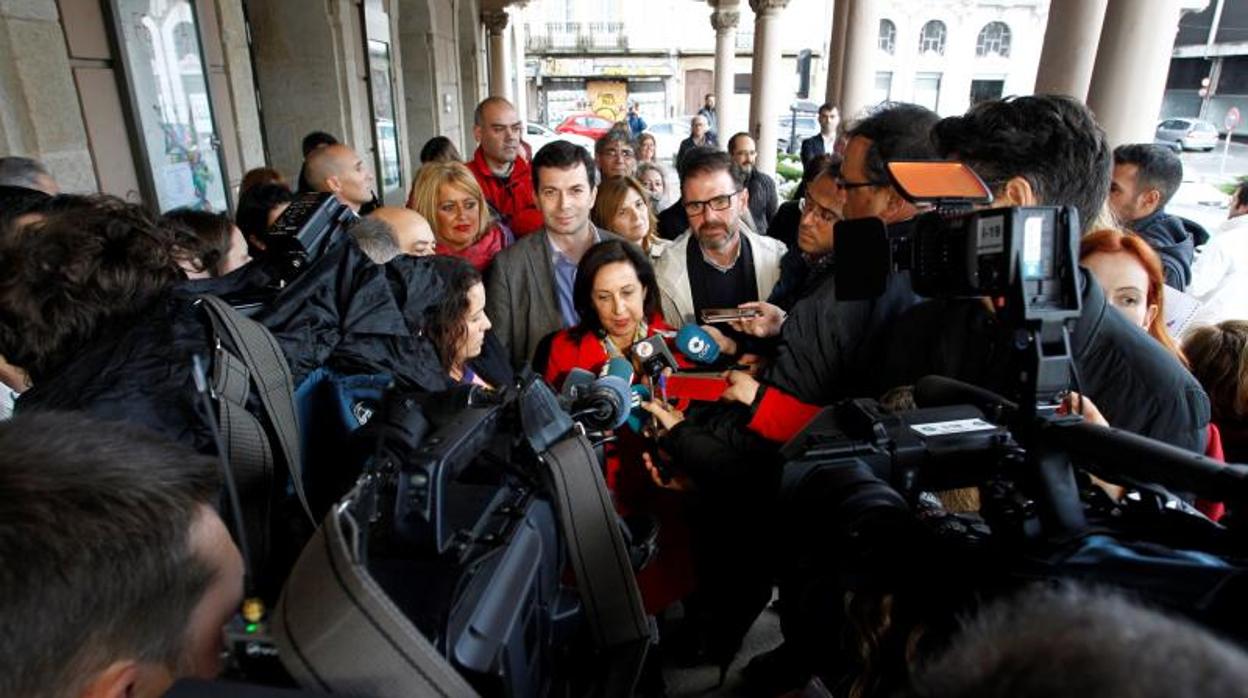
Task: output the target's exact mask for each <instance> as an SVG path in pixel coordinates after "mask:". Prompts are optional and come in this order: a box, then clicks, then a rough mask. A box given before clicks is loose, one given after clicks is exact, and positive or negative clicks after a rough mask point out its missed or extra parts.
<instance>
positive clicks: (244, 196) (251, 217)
mask: <svg viewBox="0 0 1248 698" xmlns="http://www.w3.org/2000/svg"><path fill="white" fill-rule="evenodd" d="M294 200H295V195H294V194H292V193H291V191H290V188H289V187H287V186H286V185H285V184H257V185H256V186H254V187H252V188H250V189H248V190H246V191H244V192H243V193H241V194H239V196H238V208H237V209H236V210H235V212H234V222H235V224H236V225H238V229H239V230H241V231H243V236H244V237H246V238H247V240H248V241H249V242H250V241H251V240H253V239H256V238H260V237H263V236H264V233H265V231H267V230H268V229H269V211H272V210H273V207H274V206H277V205H279V204H285V203H290V202H291V201H294Z"/></svg>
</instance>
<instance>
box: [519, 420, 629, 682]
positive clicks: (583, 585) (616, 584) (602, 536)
mask: <svg viewBox="0 0 1248 698" xmlns="http://www.w3.org/2000/svg"><path fill="white" fill-rule="evenodd" d="M542 460H543V461H544V462H545V463H546V465H547V467H548V468H549V469H550V476H551V481H552V485H553V487H552V490H553V492H554V497H555V508H556V510H557V511H558V512H559V518H560V522H561V524H562V527H563V530H564V532H565V533H566V540H567V546H568V557H569V559H570V562H571V565H572V571H573V573H574V575H575V577H576V581H577V586H578V588H579V590H580V595H581V603H582V604H584V607H585V612H586V613H585V615H586V620H587V621H588V624H589V629H590V634H591V636H592V637H593V639H594V643H595V645H596V646H597V647H598V648H599V649H600V650H601V651H602V652H603V653H604V655H605V657H606V659H607V660H608V665H609V668H608V674H607V677H606V680H605V681H604V682H603V683H602V684H601V693H600V694H599V695H602V696H621V697H625V696H630V695H632V692H633V688H634V686H635V685H636V682H637V678H638V677H639V676H640V673H641V666H642V663H643V662H644V661H645V658H646V650H647V648H648V646H649V644H650V638H651V629H650V621H649V619H648V618H647V617H646V611H645V607H644V606H643V605H642V603H641V592H640V591H638V589H637V580H636V577H635V575H634V574H633V568H632V562H631V559H630V557H629V551H628V545H627V544H626V543H625V542H624V537H623V535H622V534H621V533H620V526H619V521H618V517H617V516H616V512H615V503H614V501H613V500H612V498H611V492H610V491H609V490H608V489H607V486H606V483H605V482H604V481H603V478H602V470H601V469H600V468H599V466H598V458H597V456H596V455H595V454H594V449H593V446H591V445H590V443H589V440H588V439H587V438H586V437H585V435H584V434H583V433H581V432H579V431H577V432H573V435H572V436H569V437H568V438H565V439H563V440H562V441H559V442H558V443H556V444H554V445H553V446H551V447H550V449H549V450H547V451H546V452H545V453H543V454H542Z"/></svg>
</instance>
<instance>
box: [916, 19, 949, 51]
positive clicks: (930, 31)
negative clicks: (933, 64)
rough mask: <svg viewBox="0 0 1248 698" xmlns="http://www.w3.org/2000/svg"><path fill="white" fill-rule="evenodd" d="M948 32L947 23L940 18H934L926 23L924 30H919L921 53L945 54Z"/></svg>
mask: <svg viewBox="0 0 1248 698" xmlns="http://www.w3.org/2000/svg"><path fill="white" fill-rule="evenodd" d="M947 33H948V32H947V30H946V29H945V23H944V22H942V21H940V20H938V19H933V20H932V21H930V22H928V23H927V24H924V25H923V31H921V32H919V55H923V54H925V53H935V54H937V55H941V56H943V55H945V35H946V34H947Z"/></svg>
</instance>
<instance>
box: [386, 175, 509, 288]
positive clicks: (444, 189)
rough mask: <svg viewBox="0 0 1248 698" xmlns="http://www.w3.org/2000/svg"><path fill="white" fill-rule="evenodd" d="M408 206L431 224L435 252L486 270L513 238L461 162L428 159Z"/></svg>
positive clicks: (408, 199)
mask: <svg viewBox="0 0 1248 698" xmlns="http://www.w3.org/2000/svg"><path fill="white" fill-rule="evenodd" d="M407 207H408V208H410V209H412V210H413V211H416V212H417V213H419V214H420V215H422V216H424V217H425V219H426V220H428V221H429V224H430V225H431V226H432V227H433V236H434V238H435V239H436V240H437V247H436V248H435V250H436V252H437V254H442V255H450V256H453V257H459V258H461V259H464V260H467V261H468V262H469V263H470V264H472V266H473V267H475V268H476V269H477V271H485V269H486V268H487V267H489V266H490V262H491V261H493V259H494V255H496V254H498V253H499V252H501V251H502V250H503V249H505V248H506V247H508V246H510V245H511V243H512V242H513V241H514V239H513V237H512V235H511V232H510V231H508V230H507V229H506V228H504V227H503V226H502V225H500V224H499V223H498V222H497V221H495V219H494V216H492V215H491V213H490V208H489V205H488V204H487V203H486V201H485V195H484V194H482V193H481V186H480V185H479V184H477V179H476V178H475V177H473V176H472V171H470V170H469V169H468V168H467V166H465V165H464V164H463V163H461V162H430V163H428V164H426V165H425V166H424V167H421V168H420V171H419V172H417V174H416V181H415V182H413V183H412V191H411V193H410V194H409V195H408V197H407Z"/></svg>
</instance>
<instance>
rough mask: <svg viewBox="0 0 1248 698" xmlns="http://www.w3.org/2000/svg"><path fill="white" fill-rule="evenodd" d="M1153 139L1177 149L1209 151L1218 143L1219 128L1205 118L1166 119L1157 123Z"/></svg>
mask: <svg viewBox="0 0 1248 698" xmlns="http://www.w3.org/2000/svg"><path fill="white" fill-rule="evenodd" d="M1153 140H1154V141H1156V142H1157V143H1160V144H1162V145H1168V146H1170V147H1171V148H1173V149H1174V150H1175V151H1182V150H1204V151H1209V150H1213V148H1214V146H1216V145H1217V144H1218V128H1217V127H1216V126H1214V125H1213V124H1211V123H1209V122H1208V121H1205V120H1204V119H1189V118H1175V119H1166V120H1164V121H1162V122H1160V123H1159V124H1157V133H1156V134H1155V135H1154V136H1153Z"/></svg>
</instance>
